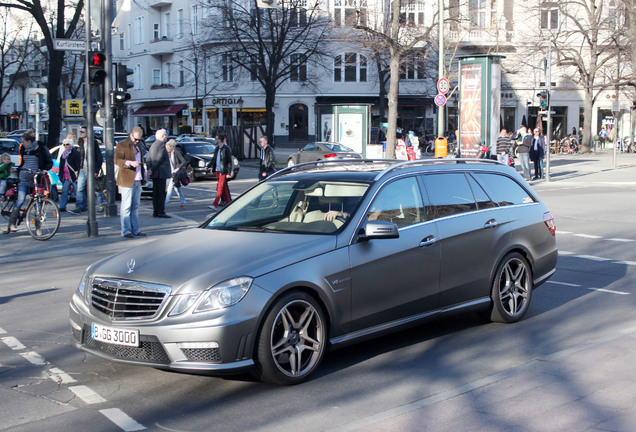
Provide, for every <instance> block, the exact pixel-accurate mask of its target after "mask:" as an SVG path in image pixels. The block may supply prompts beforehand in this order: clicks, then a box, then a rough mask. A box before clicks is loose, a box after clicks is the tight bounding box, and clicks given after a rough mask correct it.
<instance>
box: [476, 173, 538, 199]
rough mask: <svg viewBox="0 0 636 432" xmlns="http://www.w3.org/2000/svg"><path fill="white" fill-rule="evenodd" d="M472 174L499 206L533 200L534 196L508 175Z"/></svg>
mask: <svg viewBox="0 0 636 432" xmlns="http://www.w3.org/2000/svg"><path fill="white" fill-rule="evenodd" d="M474 176H475V178H476V179H477V181H478V182H479V183H480V184H481V185H482V186H483V188H484V190H485V191H486V193H488V195H490V197H491V198H492V200H493V201H494V202H496V203H497V204H498V205H500V206H506V205H515V204H528V203H532V202H534V198H532V196H531V195H530V194H529V193H528V192H527V191H526V190H525V189H524V188H523V187H522V186H521V185H520V184H519V183H517V182H516V181H514V180H513V179H511V178H510V177H508V176H505V175H502V174H494V173H475V174H474Z"/></svg>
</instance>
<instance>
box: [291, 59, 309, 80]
mask: <svg viewBox="0 0 636 432" xmlns="http://www.w3.org/2000/svg"><path fill="white" fill-rule="evenodd" d="M290 62H291V73H290V75H289V79H290V81H294V82H304V81H307V56H306V55H305V54H292V55H291V57H290Z"/></svg>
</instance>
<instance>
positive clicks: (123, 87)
mask: <svg viewBox="0 0 636 432" xmlns="http://www.w3.org/2000/svg"><path fill="white" fill-rule="evenodd" d="M133 73H135V71H133V70H132V69H130V68H128V67H126V65H125V64H123V63H118V64H117V82H116V89H115V91H114V92H113V104H121V103H124V102H126V101H127V100H129V99H130V93H128V89H130V88H133V87H134V86H135V83H133V82H130V81H128V75H132V74H133Z"/></svg>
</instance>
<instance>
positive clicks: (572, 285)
mask: <svg viewBox="0 0 636 432" xmlns="http://www.w3.org/2000/svg"><path fill="white" fill-rule="evenodd" d="M547 283H549V284H554V285H565V286H569V287H575V288H578V287H580V286H581V285H579V284H573V283H567V282H557V281H551V280H549V281H548V282H547Z"/></svg>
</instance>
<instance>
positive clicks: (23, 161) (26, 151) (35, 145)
mask: <svg viewBox="0 0 636 432" xmlns="http://www.w3.org/2000/svg"><path fill="white" fill-rule="evenodd" d="M52 166H53V160H52V159H51V153H49V149H48V148H47V147H46V146H45V145H44V143H42V142H39V141H36V140H35V132H34V131H33V129H29V130H27V131H26V132H24V133H23V134H22V143H21V144H20V164H19V165H18V173H19V174H18V176H19V179H20V183H18V199H17V201H16V203H15V206H14V207H13V210H12V211H11V216H10V217H9V225H8V226H7V230H6V231H5V234H9V233H11V232H16V231H17V230H18V229H17V227H16V222H17V220H18V217H19V216H20V207H21V206H22V203H24V200H25V198H26V195H27V192H28V189H29V188H30V187H31V185H32V184H33V176H34V175H35V174H34V173H33V172H32V171H27V170H22V168H25V169H30V170H45V171H48V170H50V169H51V167H52Z"/></svg>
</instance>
